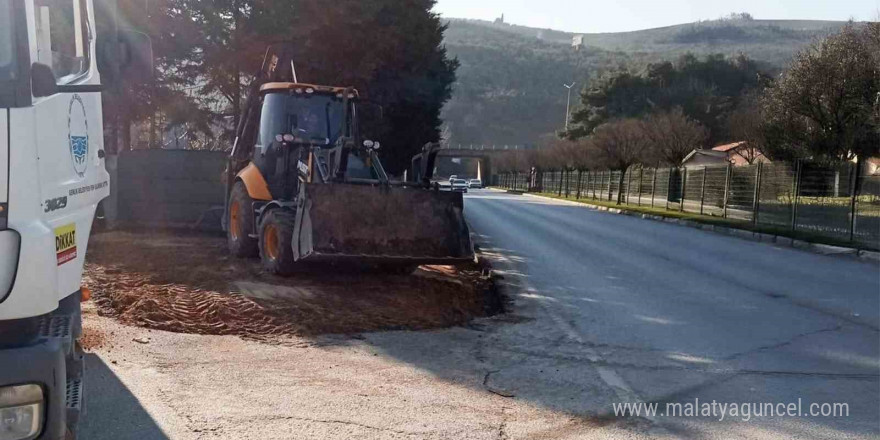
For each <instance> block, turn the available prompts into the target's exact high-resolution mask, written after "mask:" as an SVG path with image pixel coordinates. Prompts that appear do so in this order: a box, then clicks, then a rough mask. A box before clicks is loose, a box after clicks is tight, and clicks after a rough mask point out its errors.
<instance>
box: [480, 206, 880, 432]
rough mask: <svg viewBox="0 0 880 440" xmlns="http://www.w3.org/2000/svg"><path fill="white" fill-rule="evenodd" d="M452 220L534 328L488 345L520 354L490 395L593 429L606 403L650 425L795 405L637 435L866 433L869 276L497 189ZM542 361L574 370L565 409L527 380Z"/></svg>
mask: <svg viewBox="0 0 880 440" xmlns="http://www.w3.org/2000/svg"><path fill="white" fill-rule="evenodd" d="M465 210H466V215H467V218H468V221H469V223H470V225H471V227H472V229H473V231H474V232H475V233H477V234H480V235H481V241H482V242H483V249H484V250H486V251H487V252H491V253H493V254H496V258H498V259H499V260H500V261H502V262H503V263H500V264H499V265H500V269H502V270H504V271H506V273H507V281H508V282H510V283H511V284H512V286H513V287H512V288H513V291H514V292H516V294H515V300H516V302H517V310H518V312H519V313H523V314H525V315H527V316H528V319H532V320H534V323H535V324H534V325H541V324H544V325H547V327H543V326H541V327H540V328H535V330H536V331H540V332H541V333H543V334H542V335H541V337H540V338H538V335H536V334H532V335H528V336H523V337H522V338H521V339H517V338H511V337H504V336H502V337H500V338H499V340H498V341H497V342H499V343H504V344H507V345H508V348H510V349H511V350H518V351H519V352H521V353H523V355H522V356H523V357H522V359H521V361H522V362H521V363H519V364H512V365H511V367H512V370H506V369H504V368H499V369H500V371H499V372H497V373H495V374H494V375H493V376H492V377H491V379H493V380H495V381H496V382H497V384H498V385H497V386H499V387H501V388H520V389H523V388H525V389H528V388H532V392H531V393H530V392H528V391H527V392H526V393H523V394H524V395H523V396H521V397H522V398H527V399H529V398H530V399H532V400H534V401H535V402H538V403H541V404H546V405H549V406H556V407H559V409H562V410H565V411H569V412H574V413H581V414H585V415H586V414H599V415H600V416H601V415H602V414H603V410H604V411H608V412H611V411H612V407H611V405H612V403H614V402H658V403H660V404H661V407H660V411H659V412H658V413H662V411H663V409H664V407H665V404H666V403H682V404H686V403H710V404H711V402H712V401H713V400H714V401H716V402H717V403H718V404H721V403H728V404H741V403H762V404H764V403H771V404H774V405H776V404H779V403H782V404H789V403H795V404H797V403H798V402H800V408H801V410H800V411H801V414H802V416H800V417H788V416H775V417H766V416H764V415H763V414H762V416H760V417H757V416H751V417H749V419H750V420H749V421H744V420H743V419H745V417H743V416H741V417H731V416H730V415H728V416H727V417H726V418H725V420H723V421H718V420H716V418H713V417H692V418H686V417H661V416H659V415H658V416H656V417H649V418H648V419H647V420H644V419H643V418H635V419H633V418H630V419H631V420H641V421H642V422H644V425H640V426H638V427H636V429H635V430H636V431H640V432H643V433H648V434H649V435H657V436H665V435H671V436H673V437H679V436H680V437H688V438H718V439H721V438H724V439H728V438H877V436H878V435H880V352H878V349H880V335H878V325H880V318H878V313H880V266H878V265H877V264H869V263H865V262H862V261H857V260H852V259H846V258H841V257H828V256H822V255H816V254H812V253H807V252H804V251H800V250H795V249H791V248H782V247H775V246H772V245H769V244H764V243H754V242H750V241H745V240H741V239H737V238H733V237H728V236H723V235H718V234H714V233H710V232H704V231H700V230H695V229H692V228H684V227H679V226H675V225H669V224H665V223H660V222H655V221H650V220H643V219H638V218H633V217H628V216H621V215H614V214H609V213H605V212H598V211H594V210H591V209H589V208H586V207H583V206H575V205H573V204H572V203H566V202H558V201H551V200H548V199H542V198H537V197H531V196H518V195H510V194H506V193H501V192H495V191H480V192H472V193H471V194H470V195H469V196H468V197H467V199H466V207H465ZM504 333H509V334H512V333H515V332H510V330H507V331H505V332H504ZM526 341H528V343H529V346H528V347H523V346H522V345H523V343H524V342H526ZM548 347H552V354H551V353H547V352H548V351H550V350H547V348H548ZM548 356H549V357H548ZM540 359H549V360H551V361H552V360H555V361H558V362H559V363H560V364H562V365H565V366H566V367H568V368H572V365H571V364H572V363H574V364H576V365H577V367H578V368H580V370H578V371H573V372H572V375H571V376H570V377H568V378H567V379H566V380H565V382H566V384H567V386H563V387H560V391H562V392H564V393H566V394H574V395H573V396H572V399H570V400H568V401H564V402H560V400H559V399H558V398H556V397H558V396H556V397H553V396H547V395H546V391H548V389H547V387H546V386H545V385H546V384H542V382H541V380H539V379H538V378H539V376H540V375H538V374H529V371H530V370H529V366H528V365H530V364H537V365H540ZM549 364H550V365H552V364H554V362H549ZM553 368H555V367H553ZM532 373H536V372H535V371H532ZM542 387H543V389H541V388H542ZM573 391H582V393H577V392H573ZM529 394H531V396H530V395H529ZM578 399H579V401H580V403H579V404H578V403H575V402H577V401H578ZM695 399H699V401H695ZM560 403H561V405H560ZM813 403H816V404H819V405H821V404H823V403H829V404H834V403H845V404H847V405H848V410H849V415H848V416H842V417H822V416H821V414H820V415H819V416H817V417H811V416H809V415H808V414H807V413H808V412H810V411H811V408H810V405H811V404H813ZM701 408H702V407H701ZM720 408H721V407H720V406H717V407H716V408H715V410H716V415H717V416H718V417H719V418H720ZM741 408H742V407H741V406H740V409H741ZM826 408H827V407H826ZM749 409H750V411H752V410H751V408H749ZM777 409H779V407H777ZM817 409H819V411H820V413H821V409H822V407H821V406H820V407H817ZM786 411H787V409H786ZM606 415H607V414H606Z"/></svg>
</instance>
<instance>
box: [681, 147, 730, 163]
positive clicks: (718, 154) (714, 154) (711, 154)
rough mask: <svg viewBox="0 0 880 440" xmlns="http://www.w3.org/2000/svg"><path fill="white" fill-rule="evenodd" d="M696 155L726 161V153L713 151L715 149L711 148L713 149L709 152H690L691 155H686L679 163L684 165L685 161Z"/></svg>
mask: <svg viewBox="0 0 880 440" xmlns="http://www.w3.org/2000/svg"><path fill="white" fill-rule="evenodd" d="M697 155H700V156H709V157H714V158H718V159H725V160H726V159H727V153H726V152H724V151H715V149H714V148H713V149H711V150H694V151H691V153H690V154H688V155H687V156H686V157H685V158H684V160H682V161H681V163H685V162H687V161H689V160H691V159H693V158H694V156H697Z"/></svg>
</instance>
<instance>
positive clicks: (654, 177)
mask: <svg viewBox="0 0 880 440" xmlns="http://www.w3.org/2000/svg"><path fill="white" fill-rule="evenodd" d="M656 195H657V167H654V174H653V175H652V177H651V207H652V208H653V207H654V196H656Z"/></svg>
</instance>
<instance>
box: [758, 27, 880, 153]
mask: <svg viewBox="0 0 880 440" xmlns="http://www.w3.org/2000/svg"><path fill="white" fill-rule="evenodd" d="M878 40H880V24H878V23H867V24H865V25H858V26H857V25H855V24H853V23H850V24H848V25H846V26H845V27H844V28H843V29H842V30H841V31H840V32H839V33H837V34H834V35H831V36H829V37H828V38H826V39H824V40H822V41H819V42H817V43H815V44H814V45H812V46H810V47H809V48H807V49H805V50H804V51H802V52H800V53H799V54H798V55H797V57H796V58H795V59H794V61H793V62H792V64H791V66H790V68H789V70H788V71H787V72H786V73H785V75H783V76H782V78H780V80H779V81H777V82H776V84H775V85H774V86H773V87H772V88H771V89H770V90H769V93H767V94H766V96H765V97H764V99H763V106H764V108H765V111H764V115H765V116H766V117H767V124H766V127H765V135H766V136H767V145H766V147H765V148H766V149H765V153H767V154H768V155H770V156H771V157H772V158H774V159H793V158H798V157H814V158H817V159H818V158H825V159H831V160H850V159H853V158H855V157H871V156H874V155H876V154H878V153H880V129H878V128H877V122H878V121H877V119H876V110H875V107H876V100H877V94H878V93H880V74H878V72H880V68H878V54H877V52H878V51H877V47H878Z"/></svg>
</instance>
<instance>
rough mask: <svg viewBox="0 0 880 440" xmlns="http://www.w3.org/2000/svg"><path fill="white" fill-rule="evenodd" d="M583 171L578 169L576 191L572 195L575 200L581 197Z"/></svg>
mask: <svg viewBox="0 0 880 440" xmlns="http://www.w3.org/2000/svg"><path fill="white" fill-rule="evenodd" d="M582 174H583V172H582V171H581V170H580V169H578V183H577V193H576V194H575V195H574V198H575V200H580V199H581V175H582Z"/></svg>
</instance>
